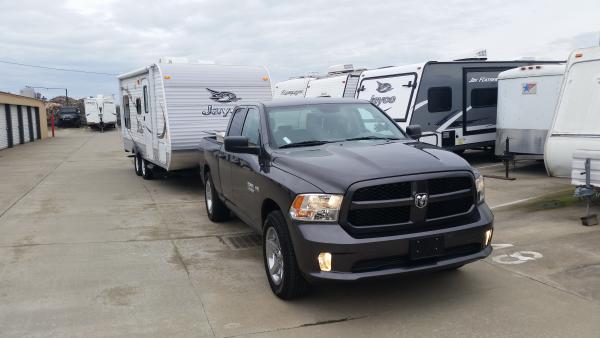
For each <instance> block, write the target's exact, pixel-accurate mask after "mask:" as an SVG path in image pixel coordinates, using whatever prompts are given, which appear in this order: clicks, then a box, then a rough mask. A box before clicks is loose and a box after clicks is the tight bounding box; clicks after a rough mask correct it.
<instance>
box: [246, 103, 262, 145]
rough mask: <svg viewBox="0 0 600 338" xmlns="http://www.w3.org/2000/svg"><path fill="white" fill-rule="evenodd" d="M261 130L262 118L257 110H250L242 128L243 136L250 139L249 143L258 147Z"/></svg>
mask: <svg viewBox="0 0 600 338" xmlns="http://www.w3.org/2000/svg"><path fill="white" fill-rule="evenodd" d="M259 129H260V117H259V115H258V110H256V108H249V109H248V113H247V114H246V120H245V121H244V127H243V128H242V136H246V137H247V138H248V143H250V144H253V145H258V131H259Z"/></svg>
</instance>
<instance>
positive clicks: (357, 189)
mask: <svg viewBox="0 0 600 338" xmlns="http://www.w3.org/2000/svg"><path fill="white" fill-rule="evenodd" d="M416 194H427V196H428V203H427V205H426V206H424V207H421V208H419V207H418V206H417V205H416V203H415V195H416ZM475 200H476V192H475V184H474V179H473V176H472V175H471V174H470V173H468V172H464V173H461V172H458V173H455V172H452V173H445V174H423V175H413V176H405V177H400V178H389V179H382V180H376V181H368V182H360V183H357V184H355V185H353V186H351V187H350V189H349V190H348V193H347V195H346V198H345V201H346V202H345V205H344V207H343V211H342V215H341V219H340V221H341V223H342V225H344V226H345V227H346V228H347V230H348V231H349V232H350V233H351V234H352V235H359V236H369V234H374V235H375V234H378V235H379V234H380V233H382V232H389V233H399V232H414V231H425V230H428V229H434V228H444V227H451V226H455V225H456V224H457V223H456V221H457V220H458V219H459V217H468V216H471V215H472V213H473V211H474V209H475Z"/></svg>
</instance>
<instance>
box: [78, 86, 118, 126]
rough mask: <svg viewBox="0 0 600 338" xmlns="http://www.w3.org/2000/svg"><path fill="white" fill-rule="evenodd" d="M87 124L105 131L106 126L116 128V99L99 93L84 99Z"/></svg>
mask: <svg viewBox="0 0 600 338" xmlns="http://www.w3.org/2000/svg"><path fill="white" fill-rule="evenodd" d="M84 104H85V119H86V121H87V125H88V126H90V127H93V128H97V129H99V130H102V131H104V128H105V127H111V128H114V127H115V125H116V124H117V111H116V108H115V101H114V100H113V99H112V98H110V97H105V96H103V95H98V96H96V97H89V98H86V99H85V100H84Z"/></svg>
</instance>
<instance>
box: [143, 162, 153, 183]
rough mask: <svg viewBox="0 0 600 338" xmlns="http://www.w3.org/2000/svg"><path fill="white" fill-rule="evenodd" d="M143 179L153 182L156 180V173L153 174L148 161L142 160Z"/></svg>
mask: <svg viewBox="0 0 600 338" xmlns="http://www.w3.org/2000/svg"><path fill="white" fill-rule="evenodd" d="M141 163H142V165H141V167H142V178H143V179H145V180H151V179H153V178H154V172H152V168H150V166H149V165H148V161H146V160H144V159H143V158H142V162H141Z"/></svg>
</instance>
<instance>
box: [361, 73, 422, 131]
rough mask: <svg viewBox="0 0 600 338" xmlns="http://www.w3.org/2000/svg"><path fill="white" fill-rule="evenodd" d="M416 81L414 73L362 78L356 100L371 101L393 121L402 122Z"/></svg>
mask: <svg viewBox="0 0 600 338" xmlns="http://www.w3.org/2000/svg"><path fill="white" fill-rule="evenodd" d="M416 81H417V74H416V73H404V74H393V75H386V76H378V77H369V78H364V79H363V80H362V81H361V82H360V84H359V86H358V89H357V93H356V98H358V99H362V100H367V101H371V103H373V104H374V105H376V106H377V107H379V108H380V109H381V110H383V111H385V112H386V113H387V114H388V115H389V116H391V117H392V118H393V119H394V121H397V122H404V121H406V118H407V116H408V111H409V108H410V104H411V101H412V97H413V93H414V91H415V88H416V87H417V85H416Z"/></svg>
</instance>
